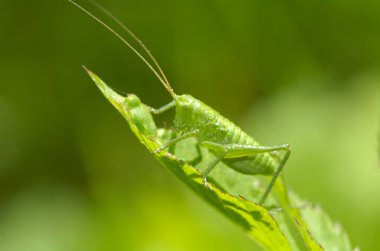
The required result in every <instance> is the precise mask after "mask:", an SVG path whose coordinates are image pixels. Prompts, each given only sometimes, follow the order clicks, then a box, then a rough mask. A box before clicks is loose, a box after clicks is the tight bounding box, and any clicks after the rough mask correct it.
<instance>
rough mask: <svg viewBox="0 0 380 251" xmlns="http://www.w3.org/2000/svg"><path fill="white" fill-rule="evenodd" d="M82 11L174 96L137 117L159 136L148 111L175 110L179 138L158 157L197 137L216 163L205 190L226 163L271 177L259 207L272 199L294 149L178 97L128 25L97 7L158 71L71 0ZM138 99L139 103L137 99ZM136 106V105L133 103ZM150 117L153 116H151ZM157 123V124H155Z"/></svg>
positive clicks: (136, 120)
mask: <svg viewBox="0 0 380 251" xmlns="http://www.w3.org/2000/svg"><path fill="white" fill-rule="evenodd" d="M69 1H70V2H72V3H73V4H74V5H76V6H77V7H78V8H80V9H81V10H83V11H84V12H85V13H87V14H88V15H89V16H91V17H92V18H93V19H95V20H96V21H97V22H99V23H100V24H102V25H103V26H104V27H105V28H107V29H108V30H110V31H111V32H112V33H113V34H115V35H116V36H117V37H118V38H119V39H120V40H121V41H122V42H123V43H124V44H126V45H127V46H128V47H129V48H130V49H131V50H132V51H133V52H134V53H135V54H136V55H137V56H138V57H140V59H141V60H142V61H143V62H144V63H145V64H146V65H147V66H148V67H149V68H150V70H151V71H152V72H153V73H154V74H155V75H156V77H157V78H158V79H159V81H160V82H161V83H162V84H163V86H164V87H165V89H166V90H167V91H168V92H169V94H170V95H171V96H172V98H173V101H171V102H170V103H168V104H167V105H165V106H163V107H161V108H159V109H154V108H151V107H148V106H145V108H143V109H142V110H141V109H140V110H141V111H142V113H141V114H139V113H136V114H134V121H133V122H134V123H135V124H137V125H139V126H140V127H141V128H143V129H144V130H148V131H149V132H150V133H152V134H154V133H155V132H156V130H157V129H156V128H155V124H154V128H153V127H152V126H150V125H148V124H146V123H147V121H151V119H150V118H147V117H148V115H147V110H146V109H148V110H149V111H150V112H151V113H153V114H160V113H163V112H165V111H167V110H169V109H172V108H174V109H175V118H174V128H175V131H176V133H177V134H178V136H177V137H175V138H173V139H171V140H170V141H169V142H167V143H166V144H164V145H162V146H161V147H160V148H158V149H156V150H155V153H158V152H160V151H163V150H164V149H167V148H169V147H171V146H175V144H176V143H178V142H179V141H182V140H184V139H187V138H190V137H194V138H196V139H197V146H198V147H199V146H201V147H204V148H206V149H208V151H209V152H211V153H212V154H213V155H215V160H214V161H213V162H211V163H209V165H208V167H207V168H206V169H205V170H204V171H203V173H202V175H203V182H204V185H205V186H208V183H207V176H208V174H209V173H210V172H211V171H212V170H213V169H214V168H215V167H216V166H217V165H218V163H220V162H222V163H224V164H225V165H227V166H228V167H229V168H232V169H234V170H235V171H237V172H239V173H243V174H247V175H271V176H272V178H271V180H270V182H269V184H268V187H267V188H266V190H265V192H264V194H263V195H262V197H261V199H260V201H259V204H261V205H262V204H263V203H264V202H265V199H266V198H267V196H268V195H269V193H270V191H271V189H272V187H273V185H274V184H275V182H276V179H277V178H278V176H279V174H280V173H281V171H282V169H283V167H284V165H285V163H286V161H287V160H288V158H289V155H290V152H291V151H290V147H289V145H288V144H281V145H275V146H262V145H260V144H259V143H258V142H257V141H256V140H255V139H253V138H252V137H251V136H249V135H248V134H247V133H245V132H244V131H243V130H242V129H240V128H239V127H238V126H236V125H235V124H234V123H233V122H231V121H230V120H228V119H227V118H225V117H223V116H222V115H220V113H218V112H217V111H215V110H214V109H213V108H211V107H209V106H207V105H206V104H204V103H203V102H201V101H200V100H198V99H196V98H194V97H192V96H191V95H188V94H184V95H178V94H176V93H175V92H174V91H173V89H172V87H171V86H170V84H169V81H168V80H167V78H166V76H165V74H164V73H163V71H162V69H161V67H160V66H159V64H158V63H157V61H156V59H155V58H154V57H153V55H152V54H151V53H150V51H149V50H148V49H147V48H146V47H145V45H144V44H143V43H142V42H141V40H140V39H138V38H137V36H136V35H134V33H132V32H131V31H130V30H129V29H128V28H127V27H126V26H125V25H124V24H122V23H121V22H120V21H119V20H118V19H117V18H116V17H114V16H113V15H112V14H111V13H110V12H108V11H107V10H105V9H104V8H103V7H101V6H99V5H98V4H97V3H94V4H95V5H96V6H97V7H98V8H99V9H100V10H101V11H103V12H104V13H105V14H107V15H108V16H109V17H111V18H112V19H113V20H114V21H115V22H117V23H118V24H119V25H121V26H122V28H123V29H124V30H125V31H126V32H127V33H129V35H131V36H132V38H133V39H135V40H136V41H137V42H138V43H139V44H140V46H141V47H142V48H143V50H144V51H145V52H146V53H147V55H148V56H149V57H150V59H151V60H152V61H153V63H154V65H155V66H156V68H154V67H153V66H152V65H151V64H150V63H149V62H148V60H147V59H146V58H144V57H143V56H142V55H141V54H140V53H139V52H138V51H137V50H136V49H135V48H134V47H133V46H132V45H130V43H128V42H127V41H126V40H125V39H124V38H123V37H122V36H121V35H119V34H118V33H117V32H115V31H114V30H113V29H112V28H110V27H109V26H108V25H106V24H105V23H104V22H102V21H101V20H100V19H98V18H97V17H95V16H94V15H93V14H91V13H90V12H89V11H87V10H86V9H84V8H83V7H81V6H79V5H78V4H77V3H75V2H73V1H71V0H69ZM131 97H132V98H131V99H132V101H133V100H134V101H136V102H137V103H136V105H137V107H141V104H142V103H141V102H140V100H139V99H138V98H137V97H136V96H131ZM136 98H137V99H136ZM132 103H133V102H132ZM149 116H150V113H149ZM153 123H154V122H153ZM278 151H284V152H285V154H284V155H283V156H282V157H281V158H279V156H278Z"/></svg>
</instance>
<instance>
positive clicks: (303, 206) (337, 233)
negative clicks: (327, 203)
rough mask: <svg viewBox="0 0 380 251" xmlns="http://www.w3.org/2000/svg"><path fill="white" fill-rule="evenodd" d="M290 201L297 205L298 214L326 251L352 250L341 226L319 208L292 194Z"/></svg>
mask: <svg viewBox="0 0 380 251" xmlns="http://www.w3.org/2000/svg"><path fill="white" fill-rule="evenodd" d="M292 199H293V201H295V202H296V203H297V204H298V206H299V208H300V213H301V215H302V217H303V219H304V220H305V222H306V223H307V224H308V226H309V229H310V231H311V232H312V233H313V236H314V237H315V239H316V240H318V241H319V242H320V243H321V244H322V245H323V247H325V249H326V250H353V248H352V246H351V243H350V240H349V238H348V235H347V233H346V232H345V231H344V229H343V228H342V226H341V225H340V224H338V223H336V222H333V221H332V220H331V218H330V217H329V216H328V215H327V213H326V212H325V211H323V209H322V208H321V207H320V206H318V205H314V204H311V203H309V202H306V201H303V200H301V199H299V198H297V196H296V195H295V194H292Z"/></svg>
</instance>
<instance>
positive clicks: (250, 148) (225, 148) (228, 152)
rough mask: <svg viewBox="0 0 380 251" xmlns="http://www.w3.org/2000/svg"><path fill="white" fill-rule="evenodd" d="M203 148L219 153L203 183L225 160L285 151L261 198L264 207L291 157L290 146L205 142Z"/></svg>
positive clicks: (206, 171)
mask: <svg viewBox="0 0 380 251" xmlns="http://www.w3.org/2000/svg"><path fill="white" fill-rule="evenodd" d="M202 146H204V147H206V148H208V149H209V150H212V151H213V152H216V153H219V154H218V157H217V159H216V160H215V161H214V162H213V163H211V164H210V165H209V167H208V168H207V169H206V170H205V171H204V173H203V181H204V183H205V184H206V185H207V183H206V181H207V180H206V177H207V175H208V174H209V173H210V172H211V171H212V169H214V167H215V166H216V165H217V164H218V163H219V162H220V161H221V160H222V159H224V158H240V157H248V156H251V155H254V154H257V153H267V152H273V151H285V155H284V156H283V157H282V159H281V161H280V163H279V165H278V167H277V168H276V170H275V171H274V174H273V176H272V179H271V181H270V182H269V185H268V187H267V189H266V190H265V192H264V194H263V196H262V197H261V199H260V201H259V204H260V205H262V204H263V203H264V202H265V199H266V198H267V196H268V194H269V192H270V191H271V190H272V187H273V185H274V184H275V182H276V180H277V178H278V176H279V174H280V173H281V171H282V169H283V167H284V165H285V163H286V161H287V160H288V158H289V155H290V152H291V150H290V147H289V145H288V144H283V145H277V146H255V145H238V144H228V145H223V144H218V143H214V142H209V141H204V142H202Z"/></svg>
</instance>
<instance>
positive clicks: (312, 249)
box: [86, 69, 343, 251]
mask: <svg viewBox="0 0 380 251" xmlns="http://www.w3.org/2000/svg"><path fill="white" fill-rule="evenodd" d="M86 70H87V69H86ZM87 72H88V74H89V75H90V77H91V78H92V79H93V81H94V82H95V83H96V84H97V86H98V87H99V89H100V90H101V91H102V93H103V94H104V96H105V97H106V98H107V99H108V100H109V101H110V102H111V103H112V104H113V106H114V107H115V108H116V109H117V110H118V111H119V112H120V113H121V114H122V115H123V117H124V118H125V119H126V121H127V122H128V124H129V126H130V128H131V130H132V131H133V133H134V134H135V135H136V136H137V138H138V139H139V141H140V142H141V143H142V144H143V145H144V146H145V147H146V148H147V149H148V150H149V151H150V152H151V153H152V155H153V156H154V157H155V158H156V159H157V160H158V161H159V162H160V163H162V164H163V166H165V167H166V169H167V170H168V171H169V172H170V173H172V174H173V175H174V176H176V177H177V178H178V179H179V180H181V181H182V182H183V183H185V184H186V185H187V186H188V187H189V188H191V189H192V190H193V191H194V192H196V193H197V194H198V195H199V196H201V197H202V198H203V199H204V200H206V201H207V202H208V203H210V204H212V205H213V206H214V207H215V208H216V209H218V210H219V211H220V212H221V213H222V214H224V215H225V216H226V217H227V218H229V219H230V220H232V221H233V222H235V223H236V224H238V225H240V226H241V227H242V228H243V229H244V230H245V231H246V232H247V233H248V235H249V236H251V237H252V238H253V239H254V240H255V241H256V242H257V243H258V244H259V245H261V246H262V247H263V248H264V249H265V250H276V251H281V250H302V251H304V250H305V251H316V250H323V248H322V246H321V245H319V244H318V243H317V242H316V241H315V240H314V239H313V237H312V234H311V233H310V231H309V229H308V227H307V225H306V222H305V221H304V220H303V218H302V217H301V213H300V212H299V210H298V209H297V208H295V207H293V206H292V203H291V202H290V199H289V197H288V192H287V189H286V186H285V183H284V181H283V178H282V177H281V179H278V182H276V185H275V186H274V189H273V192H272V195H271V196H269V197H268V203H267V204H268V205H273V206H272V207H271V206H268V208H274V209H275V208H281V211H280V212H278V213H276V214H274V213H273V212H274V211H273V212H271V211H269V210H268V208H265V207H262V206H261V205H258V204H256V203H254V202H253V201H257V196H258V195H262V192H263V190H264V188H265V186H266V184H267V182H268V179H267V177H256V176H255V179H254V180H257V181H258V183H257V184H256V185H255V183H253V182H252V176H247V175H240V174H238V173H236V172H234V171H233V170H231V168H228V167H227V166H222V167H221V168H219V167H218V169H217V170H218V171H213V173H212V175H210V176H209V179H208V180H209V181H211V182H210V183H209V186H208V187H207V186H205V185H204V183H203V176H202V174H201V170H202V168H204V167H205V166H206V164H207V163H210V161H211V158H213V156H212V155H211V154H209V153H208V152H207V151H206V150H205V149H200V150H201V151H202V156H203V158H202V160H201V161H200V163H198V164H197V167H198V168H199V169H197V168H195V167H194V166H192V165H191V164H190V163H192V159H193V158H196V157H197V156H199V153H198V154H197V153H196V142H195V141H194V139H189V140H184V141H181V142H179V143H178V144H176V146H175V148H171V149H168V150H167V151H165V150H163V151H161V152H155V150H156V149H158V148H159V147H160V145H162V144H163V143H165V142H167V141H168V140H170V139H171V138H172V137H173V136H174V134H175V133H174V131H172V130H170V129H157V128H156V126H155V123H154V120H153V117H152V115H151V113H150V111H149V110H148V109H147V108H146V106H145V105H144V104H142V103H141V102H140V100H139V99H138V98H137V97H136V96H133V97H134V98H135V99H137V101H136V100H134V106H133V107H131V106H130V103H131V101H130V100H131V96H130V95H128V96H126V97H123V96H121V95H119V94H118V93H116V92H114V91H113V90H112V89H111V88H109V87H108V86H107V85H106V84H105V83H104V82H103V81H102V80H101V79H100V78H99V77H98V76H96V75H95V74H94V73H92V72H90V71H88V70H87ZM136 102H137V103H136ZM148 125H149V126H148ZM192 140H193V141H192ZM195 160H196V159H193V161H195ZM241 194H244V196H245V197H247V199H245V198H243V197H241V196H240V195H241ZM303 212H305V211H303ZM307 213H308V214H307V216H308V219H309V218H310V217H311V218H313V217H314V216H313V215H312V214H311V213H310V212H307ZM322 220H323V219H322ZM312 223H313V222H312ZM313 226H316V224H315V223H313ZM320 229H321V228H319V229H318V228H317V229H316V231H317V232H318V230H320ZM317 236H318V238H319V237H320V235H319V234H317ZM320 238H321V239H323V238H327V237H320ZM319 240H320V239H319ZM320 241H321V243H322V240H320ZM333 242H334V241H332V243H333ZM323 243H326V247H330V244H329V242H323ZM327 244H328V245H327ZM327 250H330V249H327ZM339 250H340V249H339ZM342 250H343V249H342Z"/></svg>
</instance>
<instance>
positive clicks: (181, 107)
mask: <svg viewBox="0 0 380 251" xmlns="http://www.w3.org/2000/svg"><path fill="white" fill-rule="evenodd" d="M175 101H176V116H175V120H174V126H175V128H176V130H177V131H179V132H182V133H184V132H189V131H194V130H199V137H198V138H199V140H200V141H212V142H215V143H221V144H232V143H234V144H247V143H250V144H253V143H255V144H257V143H256V142H255V141H254V140H253V139H252V138H251V137H250V136H248V135H247V134H246V133H245V132H243V131H242V130H241V129H240V128H239V127H238V126H236V125H235V124H234V123H232V122H231V121H230V120H228V119H227V118H225V117H223V116H222V115H220V114H219V113H218V112H217V111H215V110H214V109H212V108H211V107H209V106H207V105H206V104H204V103H203V102H201V101H199V100H198V99H195V98H194V97H192V96H190V95H181V96H178V97H177V98H176V99H175Z"/></svg>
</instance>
